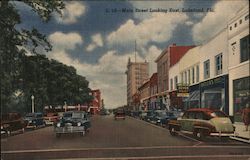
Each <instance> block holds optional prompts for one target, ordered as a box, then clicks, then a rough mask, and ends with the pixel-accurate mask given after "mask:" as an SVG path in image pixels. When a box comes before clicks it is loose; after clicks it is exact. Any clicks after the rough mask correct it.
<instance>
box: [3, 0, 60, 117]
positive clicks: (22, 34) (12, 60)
mask: <svg viewBox="0 0 250 160" xmlns="http://www.w3.org/2000/svg"><path fill="white" fill-rule="evenodd" d="M14 3H15V2H12V1H8V0H4V1H1V2H0V35H1V36H0V64H1V67H0V68H1V110H2V111H3V112H7V111H8V108H11V106H13V104H12V102H14V100H15V98H17V97H18V95H22V94H17V93H16V91H17V90H18V89H19V84H20V82H21V77H20V72H21V71H20V70H21V69H22V67H20V66H21V64H22V61H21V60H22V57H23V56H24V55H25V52H26V51H25V50H24V49H22V48H23V47H25V48H30V52H31V53H37V52H36V48H37V47H39V46H42V47H43V48H44V49H45V50H46V51H49V50H51V49H52V46H51V45H50V43H49V42H48V41H47V39H46V37H45V35H42V34H40V33H39V32H38V30H37V29H35V28H33V29H31V30H26V29H19V30H17V29H16V25H17V24H20V23H21V18H20V15H19V13H18V11H17V9H16V8H15V5H14ZM23 3H25V4H27V5H29V6H30V7H31V8H32V10H33V11H34V12H36V13H37V14H38V15H39V16H40V17H41V19H42V20H43V21H44V22H48V21H49V20H50V18H51V14H52V12H54V11H55V12H57V13H59V14H60V13H61V9H63V8H64V3H63V2H62V1H60V0H57V1H47V0H24V1H23Z"/></svg>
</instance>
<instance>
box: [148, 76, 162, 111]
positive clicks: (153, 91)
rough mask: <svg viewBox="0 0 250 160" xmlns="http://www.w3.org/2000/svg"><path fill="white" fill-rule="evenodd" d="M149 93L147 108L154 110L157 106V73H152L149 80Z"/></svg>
mask: <svg viewBox="0 0 250 160" xmlns="http://www.w3.org/2000/svg"><path fill="white" fill-rule="evenodd" d="M149 91H150V93H149V95H150V104H149V106H148V108H147V110H154V109H158V108H159V102H158V98H157V97H158V74H157V73H153V74H152V76H151V77H150V80H149Z"/></svg>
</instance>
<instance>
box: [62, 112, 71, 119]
mask: <svg viewBox="0 0 250 160" xmlns="http://www.w3.org/2000/svg"><path fill="white" fill-rule="evenodd" d="M71 116H72V113H64V114H63V117H65V118H69V117H71Z"/></svg>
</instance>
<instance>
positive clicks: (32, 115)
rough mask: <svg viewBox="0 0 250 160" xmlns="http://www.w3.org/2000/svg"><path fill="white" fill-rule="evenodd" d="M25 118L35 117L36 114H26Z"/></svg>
mask: <svg viewBox="0 0 250 160" xmlns="http://www.w3.org/2000/svg"><path fill="white" fill-rule="evenodd" d="M25 117H34V114H26V115H25Z"/></svg>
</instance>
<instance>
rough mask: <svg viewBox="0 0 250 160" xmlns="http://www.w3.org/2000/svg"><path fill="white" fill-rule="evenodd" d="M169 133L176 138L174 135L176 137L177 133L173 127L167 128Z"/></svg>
mask: <svg viewBox="0 0 250 160" xmlns="http://www.w3.org/2000/svg"><path fill="white" fill-rule="evenodd" d="M169 133H170V134H171V135H172V136H176V135H177V132H176V129H175V127H172V126H170V127H169Z"/></svg>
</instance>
